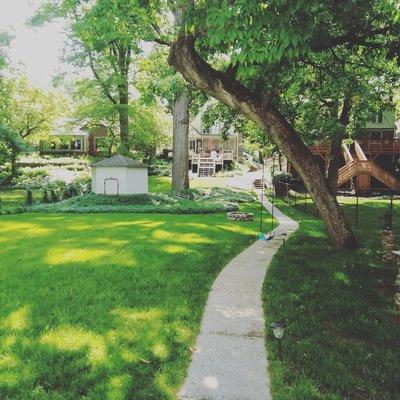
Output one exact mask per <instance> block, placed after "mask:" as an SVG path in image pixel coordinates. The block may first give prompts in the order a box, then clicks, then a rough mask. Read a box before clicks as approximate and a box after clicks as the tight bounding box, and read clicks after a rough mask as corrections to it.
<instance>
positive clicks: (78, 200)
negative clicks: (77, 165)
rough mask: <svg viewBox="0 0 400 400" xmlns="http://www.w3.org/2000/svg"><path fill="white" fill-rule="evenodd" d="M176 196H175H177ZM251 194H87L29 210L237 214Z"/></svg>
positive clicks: (220, 191)
mask: <svg viewBox="0 0 400 400" xmlns="http://www.w3.org/2000/svg"><path fill="white" fill-rule="evenodd" d="M178 196H179V197H178ZM255 200H256V197H255V195H254V194H253V193H251V192H246V191H237V190H233V189H217V188H213V189H209V190H199V189H192V190H186V191H183V192H180V193H179V194H176V193H172V192H169V193H168V192H165V193H149V194H136V195H115V196H112V195H108V196H104V195H99V194H87V195H83V196H76V197H72V198H70V199H67V200H64V201H61V202H58V203H54V204H39V205H35V206H33V207H32V208H31V211H35V212H57V213H59V212H61V213H65V212H74V213H96V212H133V213H136V212H144V213H170V214H208V213H214V212H224V211H237V210H238V209H239V207H238V203H246V202H252V201H255Z"/></svg>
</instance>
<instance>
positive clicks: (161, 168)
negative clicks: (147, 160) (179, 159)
mask: <svg viewBox="0 0 400 400" xmlns="http://www.w3.org/2000/svg"><path fill="white" fill-rule="evenodd" d="M150 167H151V168H150V175H162V176H172V162H171V161H166V160H162V159H155V160H154V161H153V162H152V163H151V165H150Z"/></svg>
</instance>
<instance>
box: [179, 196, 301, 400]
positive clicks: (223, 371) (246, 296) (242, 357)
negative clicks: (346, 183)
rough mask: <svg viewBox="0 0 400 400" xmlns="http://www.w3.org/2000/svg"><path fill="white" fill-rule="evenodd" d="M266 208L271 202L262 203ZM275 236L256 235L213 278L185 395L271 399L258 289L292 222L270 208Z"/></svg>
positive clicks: (215, 399) (219, 399) (182, 393)
mask: <svg viewBox="0 0 400 400" xmlns="http://www.w3.org/2000/svg"><path fill="white" fill-rule="evenodd" d="M264 206H265V208H266V209H267V210H268V211H269V212H271V207H272V205H271V204H270V203H269V202H268V201H265V202H264ZM274 215H275V218H276V219H277V220H278V221H279V227H278V228H277V229H275V239H273V240H271V241H268V242H265V241H261V240H258V241H257V242H255V243H254V244H253V245H251V246H250V247H248V248H247V249H246V250H245V251H243V252H242V253H241V254H239V255H238V256H237V257H236V258H234V259H233V260H232V261H231V262H230V263H229V264H228V265H227V266H226V267H225V268H224V269H223V270H222V272H221V273H220V274H219V276H218V278H217V279H216V281H215V282H214V284H213V286H212V289H211V292H210V295H209V298H208V301H207V304H206V309H205V312H204V316H203V321H202V324H201V331H200V334H199V336H198V338H197V343H196V351H195V353H194V354H193V358H192V362H191V364H190V367H189V372H188V376H187V378H186V380H185V382H184V385H183V387H182V389H181V391H180V393H179V396H180V398H181V399H185V400H189V399H190V400H200V399H201V400H208V399H209V400H268V399H271V395H270V391H269V381H268V376H267V355H266V350H265V343H264V332H265V321H264V314H263V309H262V301H261V290H262V285H263V282H264V278H265V273H266V270H267V267H268V265H269V263H270V261H271V259H272V257H273V256H274V254H275V253H276V251H277V250H278V248H279V247H280V246H281V244H282V236H281V235H282V233H286V234H287V235H288V236H289V235H290V234H291V233H292V232H293V231H295V230H296V229H297V227H298V225H297V222H295V221H293V220H292V219H290V218H288V217H287V216H285V215H284V214H282V213H281V212H280V211H279V210H277V209H276V208H275V209H274Z"/></svg>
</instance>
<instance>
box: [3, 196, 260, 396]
mask: <svg viewBox="0 0 400 400" xmlns="http://www.w3.org/2000/svg"><path fill="white" fill-rule="evenodd" d="M244 208H245V209H246V210H252V211H255V212H256V211H257V210H258V206H257V205H256V204H254V205H247V206H244ZM256 230H257V220H256V221H254V222H253V223H246V222H228V221H227V220H226V217H225V214H212V215H207V216H204V215H159V214H152V215H149V214H89V215H88V214H73V215H71V214H21V215H8V216H2V217H0V243H1V245H0V260H1V262H0V277H1V279H0V399H1V400H11V399H12V400H22V399H23V400H35V399H40V400H50V399H51V400H72V399H74V400H75V399H82V400H83V399H85V400H87V399H98V400H109V399H110V400H128V399H129V400H135V399H137V400H139V399H140V400H147V399H157V400H159V399H173V398H175V395H176V392H177V390H178V388H179V386H180V385H181V383H182V381H183V379H184V376H185V373H186V369H187V367H188V363H189V359H190V355H191V348H192V347H191V346H193V344H194V342H195V338H196V334H197V333H198V329H199V324H200V319H201V315H202V312H203V308H204V305H205V301H206V298H207V294H208V291H209V289H210V286H211V284H212V282H213V281H214V279H215V277H216V276H217V274H218V272H219V271H220V270H221V268H222V267H223V266H224V265H225V264H226V263H227V262H228V261H229V260H230V259H231V258H232V257H234V255H236V254H237V253H239V252H240V251H241V250H242V249H244V248H245V247H246V246H248V245H249V244H250V242H252V241H253V240H254V239H255V232H256Z"/></svg>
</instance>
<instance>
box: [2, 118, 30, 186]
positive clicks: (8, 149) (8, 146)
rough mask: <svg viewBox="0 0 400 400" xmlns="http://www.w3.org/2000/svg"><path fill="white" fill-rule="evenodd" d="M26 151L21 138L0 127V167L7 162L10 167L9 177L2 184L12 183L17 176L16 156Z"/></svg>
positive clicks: (6, 128) (4, 127)
mask: <svg viewBox="0 0 400 400" xmlns="http://www.w3.org/2000/svg"><path fill="white" fill-rule="evenodd" d="M26 149H27V146H26V143H25V142H24V141H23V140H22V139H21V137H20V136H19V135H18V134H17V133H16V132H14V131H12V130H11V129H10V128H9V127H7V126H5V125H0V165H4V164H5V163H7V162H9V163H10V165H11V173H10V175H9V176H8V177H7V178H6V179H5V180H4V181H3V182H2V183H3V184H9V183H12V180H13V178H14V177H15V176H16V175H17V163H16V156H17V155H19V154H20V153H21V152H23V151H25V150H26Z"/></svg>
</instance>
